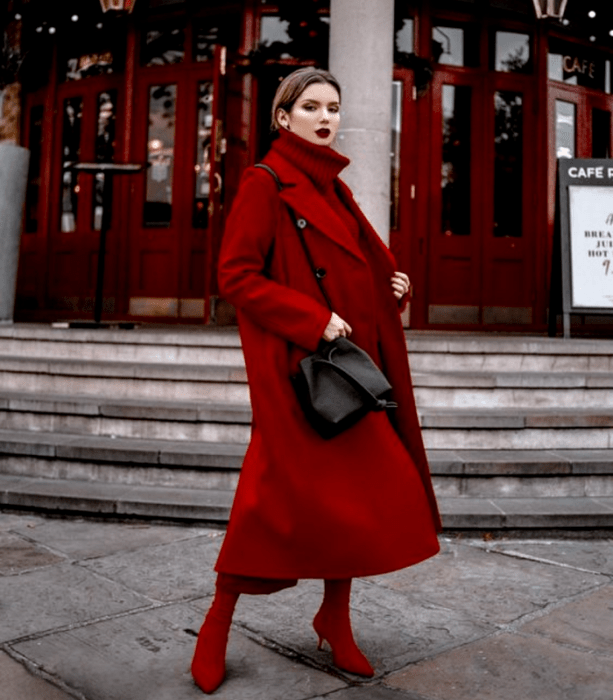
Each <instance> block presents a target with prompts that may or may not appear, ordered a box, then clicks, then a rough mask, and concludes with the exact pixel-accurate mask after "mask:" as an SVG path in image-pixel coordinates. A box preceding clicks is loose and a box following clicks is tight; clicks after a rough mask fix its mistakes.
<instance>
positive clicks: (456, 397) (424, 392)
mask: <svg viewBox="0 0 613 700" xmlns="http://www.w3.org/2000/svg"><path fill="white" fill-rule="evenodd" d="M413 384H414V386H415V400H416V402H417V405H418V406H420V407H428V408H454V409H455V408H464V409H466V408H481V409H486V408H499V409H500V408H564V409H570V408H591V409H594V408H596V409H603V408H604V409H608V408H611V407H613V374H609V373H606V372H601V373H578V372H577V373H568V374H562V373H555V372H548V373H543V372H532V373H516V372H509V373H498V374H495V373H481V374H479V373H473V372H439V373H432V374H423V373H414V375H413Z"/></svg>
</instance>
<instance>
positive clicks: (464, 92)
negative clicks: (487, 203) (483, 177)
mask: <svg viewBox="0 0 613 700" xmlns="http://www.w3.org/2000/svg"><path fill="white" fill-rule="evenodd" d="M470 100H471V89H470V88H469V87H466V86H456V85H443V153H442V156H443V157H442V164H441V188H442V197H441V202H442V212H441V213H442V216H441V230H442V232H443V234H444V235H445V236H467V235H468V234H469V233H470V192H471V187H470V150H471V143H470V118H471V115H470V112H471V108H470Z"/></svg>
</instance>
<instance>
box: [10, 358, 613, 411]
mask: <svg viewBox="0 0 613 700" xmlns="http://www.w3.org/2000/svg"><path fill="white" fill-rule="evenodd" d="M413 382H414V385H415V396H416V400H417V403H418V405H419V406H421V407H438V408H470V407H473V408H486V407H491V408H503V407H534V408H537V407H550V408H553V407H561V408H575V407H586V408H588V407H591V408H595V407H598V408H604V407H613V374H612V373H608V372H599V373H595V372H592V373H582V372H573V373H560V372H530V373H528V372H501V373H493V372H482V373H478V372H437V373H434V372H433V373H421V372H416V373H414V375H413ZM0 386H2V388H3V390H4V391H10V392H30V393H35V394H40V393H43V394H49V393H51V394H60V393H62V394H81V395H89V396H105V397H113V398H150V399H158V400H161V399H172V400H207V401H211V402H213V401H217V402H222V401H229V402H232V403H248V401H249V390H248V387H247V375H246V372H245V368H244V367H241V366H225V365H181V364H173V363H167V364H160V363H153V362H150V363H140V364H139V363H133V362H107V361H101V360H91V361H85V360H64V359H53V358H51V359H43V358H23V357H13V356H0Z"/></svg>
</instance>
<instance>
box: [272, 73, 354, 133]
mask: <svg viewBox="0 0 613 700" xmlns="http://www.w3.org/2000/svg"><path fill="white" fill-rule="evenodd" d="M314 83H328V85H332V87H333V88H334V89H335V90H336V91H337V92H338V99H339V101H340V99H341V86H340V85H339V83H338V80H337V79H336V78H335V77H334V76H333V75H332V73H329V72H328V71H327V70H321V69H319V68H312V67H311V66H307V67H306V68H299V69H298V70H295V71H294V72H293V73H290V74H289V75H288V76H287V77H286V78H284V79H283V81H282V82H281V84H280V85H279V87H278V88H277V92H276V93H275V98H274V100H273V101H272V115H271V116H272V121H271V125H270V128H271V131H278V130H279V129H280V128H281V125H280V124H279V122H278V121H277V112H278V111H279V110H280V109H283V110H284V111H286V112H291V110H292V107H293V106H294V104H295V102H296V100H297V99H298V98H299V97H300V95H302V93H303V92H304V91H305V90H306V89H307V88H308V87H309V85H313V84H314Z"/></svg>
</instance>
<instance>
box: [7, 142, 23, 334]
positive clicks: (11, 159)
mask: <svg viewBox="0 0 613 700" xmlns="http://www.w3.org/2000/svg"><path fill="white" fill-rule="evenodd" d="M29 160H30V151H28V150H27V149H25V148H22V147H21V146H16V145H15V144H12V143H9V142H7V143H2V144H0V325H5V324H10V323H12V322H13V308H14V306H15V289H16V285H17V267H18V263H19V242H20V239H21V222H22V218H23V205H24V201H25V195H26V187H27V183H28V163H29Z"/></svg>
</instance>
